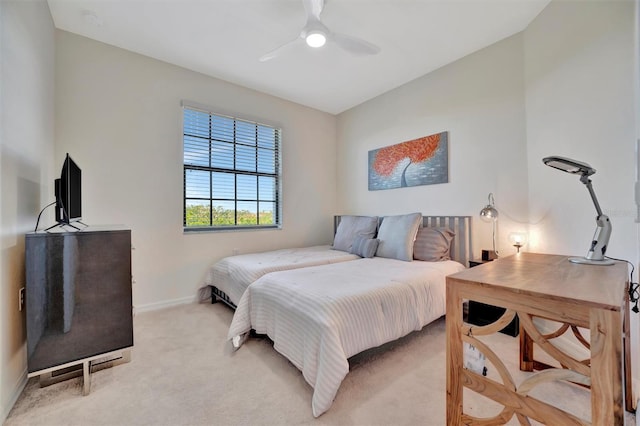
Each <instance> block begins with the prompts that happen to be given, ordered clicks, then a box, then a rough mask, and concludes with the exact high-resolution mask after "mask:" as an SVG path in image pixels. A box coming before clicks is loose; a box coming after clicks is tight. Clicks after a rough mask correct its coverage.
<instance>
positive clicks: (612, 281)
mask: <svg viewBox="0 0 640 426" xmlns="http://www.w3.org/2000/svg"><path fill="white" fill-rule="evenodd" d="M627 277H628V273H627V266H626V264H625V263H621V262H620V263H616V264H615V265H613V266H593V265H576V264H573V263H571V262H569V261H568V258H567V256H557V255H545V254H533V253H519V254H516V255H513V256H509V257H506V258H501V259H498V260H496V261H493V262H489V263H487V264H484V265H482V266H479V267H476V268H470V269H467V270H464V271H462V272H459V273H457V274H454V275H450V276H449V277H447V320H446V327H447V424H448V425H456V426H457V425H459V424H474V423H479V422H480V421H486V420H487V419H478V418H475V417H472V416H470V415H467V414H464V413H463V399H462V395H463V387H467V388H469V389H471V390H472V391H474V392H477V393H480V394H482V395H484V396H486V397H488V398H490V399H492V400H494V401H497V402H498V403H500V404H501V405H503V406H504V408H503V410H502V411H501V412H500V413H499V414H498V415H496V416H495V417H494V418H493V420H494V421H495V424H503V423H506V422H507V421H509V420H510V419H511V418H512V417H513V415H514V414H515V415H516V416H518V418H519V420H520V422H521V423H524V422H525V420H526V419H524V418H525V417H527V418H531V419H534V420H536V421H539V422H542V423H545V424H563V425H564V424H588V422H586V421H585V420H584V419H579V418H577V417H575V416H574V415H572V414H569V413H567V412H564V411H562V410H560V409H558V408H556V407H554V406H552V405H551V404H549V403H546V402H543V401H540V400H538V399H535V398H533V397H531V396H528V395H527V393H528V392H529V391H530V390H531V389H532V388H534V387H535V386H537V385H538V384H541V383H545V382H549V381H556V380H569V381H572V382H576V383H581V384H584V385H586V386H590V387H591V422H592V424H594V425H607V426H608V425H622V424H623V423H624V409H623V377H622V374H623V367H622V348H623V319H624V317H625V314H626V311H627V309H626V300H627V298H626V295H627V292H626V289H627ZM463 299H470V300H476V301H479V302H482V303H486V304H490V305H495V306H500V307H504V308H506V309H507V311H506V312H505V314H504V316H503V317H502V318H501V319H499V320H498V321H496V322H495V323H493V324H490V325H486V326H483V327H478V326H471V325H468V324H465V323H464V322H463V320H462V302H463ZM515 314H517V315H518V316H519V317H520V327H521V334H523V332H525V331H526V333H527V335H528V336H531V337H532V339H533V340H534V341H535V342H536V343H538V344H539V345H540V347H541V348H542V349H543V350H545V352H547V353H548V354H549V355H551V356H552V357H553V358H555V359H557V360H558V361H559V362H560V364H561V365H563V366H565V367H567V368H566V369H562V368H554V369H547V370H544V371H541V372H537V373H532V374H531V376H530V377H528V378H527V379H526V380H524V381H523V382H522V383H520V384H519V385H518V386H516V384H515V383H514V381H513V379H512V378H511V375H510V374H509V372H508V371H507V369H506V367H505V366H504V364H503V363H502V361H501V360H500V358H499V357H498V356H497V355H496V354H495V353H494V352H493V351H491V349H490V348H489V347H488V346H487V345H485V344H484V343H482V342H481V341H480V340H478V339H476V338H475V336H480V335H487V334H492V333H495V332H497V331H498V330H500V329H501V328H503V327H504V326H505V325H506V324H508V323H509V322H510V321H511V320H512V319H513V316H514V315H515ZM627 315H628V314H627ZM532 316H538V317H542V318H547V319H550V320H553V321H558V322H562V323H568V324H572V325H576V326H578V327H584V328H586V329H589V330H590V332H591V336H590V349H591V358H590V360H587V361H586V362H581V361H579V360H575V359H573V358H571V357H570V356H568V355H566V354H564V353H562V352H561V351H559V350H558V349H556V348H555V347H554V346H553V345H551V344H549V343H548V342H546V340H545V339H544V336H542V335H541V333H540V332H539V331H538V330H537V329H536V328H535V326H534V325H533V322H532V321H531V318H532ZM626 323H628V320H627V321H626ZM463 342H467V343H470V344H473V345H474V346H475V347H476V348H478V349H479V350H480V351H481V352H482V353H483V354H484V355H486V357H487V360H488V361H490V362H491V364H493V366H494V367H495V368H496V370H498V372H499V374H500V377H501V379H502V381H503V383H499V382H496V381H494V380H491V379H488V378H486V377H484V376H482V375H479V374H476V373H474V372H472V371H470V370H467V369H465V368H464V367H463ZM625 343H626V344H625V346H628V338H627V339H626V342H625ZM627 375H628V376H630V372H627ZM483 424H486V423H483ZM524 424H526V423H524Z"/></svg>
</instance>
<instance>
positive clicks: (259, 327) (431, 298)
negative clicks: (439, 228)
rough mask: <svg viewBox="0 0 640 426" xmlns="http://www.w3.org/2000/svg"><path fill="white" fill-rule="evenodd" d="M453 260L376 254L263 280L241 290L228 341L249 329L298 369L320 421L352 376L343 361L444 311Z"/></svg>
mask: <svg viewBox="0 0 640 426" xmlns="http://www.w3.org/2000/svg"><path fill="white" fill-rule="evenodd" d="M462 269H464V267H463V266H462V265H461V264H459V263H457V262H454V261H446V262H421V261H413V262H403V261H399V260H392V259H384V258H379V257H374V258H373V259H360V260H356V261H353V262H344V263H338V264H333V265H324V266H315V267H311V268H304V269H296V270H291V271H285V272H274V273H271V274H267V275H264V276H263V277H262V278H260V279H258V280H257V281H255V282H254V283H253V284H251V285H250V286H249V287H248V289H247V291H246V292H245V293H244V295H243V296H242V298H241V299H240V302H239V304H238V308H237V310H236V312H235V314H234V316H233V321H232V322H231V327H230V328H229V334H228V338H229V339H231V340H232V341H233V342H234V344H236V345H239V344H241V342H242V341H243V339H244V337H243V336H245V335H246V334H247V333H248V332H249V331H250V330H251V329H252V328H253V329H254V330H255V331H256V332H258V333H260V334H267V335H268V336H269V337H270V338H271V340H273V342H274V348H275V349H276V350H277V351H278V352H280V353H281V354H283V355H284V356H285V357H287V358H288V359H289V360H290V361H291V362H292V363H293V364H294V365H295V366H296V367H298V368H299V369H300V370H301V371H302V374H303V376H304V378H305V380H306V381H307V383H309V384H310V385H311V386H312V387H313V388H314V393H313V401H312V404H311V405H312V410H313V415H314V416H315V417H318V416H319V415H321V414H322V413H324V412H325V411H327V410H328V409H329V407H331V404H332V403H333V399H334V398H335V396H336V393H337V392H338V388H339V387H340V384H341V383H342V380H343V379H344V377H345V376H346V375H347V373H348V372H349V362H348V358H349V357H351V356H353V355H355V354H357V353H359V352H362V351H364V350H366V349H369V348H372V347H376V346H379V345H382V344H384V343H386V342H390V341H392V340H396V339H398V338H400V337H402V336H405V335H407V334H409V333H410V332H412V331H414V330H420V329H421V328H422V327H423V326H425V325H426V324H429V323H430V322H432V321H433V320H435V319H437V318H439V317H440V316H442V315H444V313H445V306H446V303H445V277H446V276H447V275H449V274H452V273H455V272H458V271H460V270H462Z"/></svg>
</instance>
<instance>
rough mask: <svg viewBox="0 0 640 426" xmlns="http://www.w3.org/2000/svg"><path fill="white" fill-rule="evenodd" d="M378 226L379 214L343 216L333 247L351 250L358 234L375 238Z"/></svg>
mask: <svg viewBox="0 0 640 426" xmlns="http://www.w3.org/2000/svg"><path fill="white" fill-rule="evenodd" d="M377 227H378V217H377V216H342V217H341V218H340V223H339V224H338V229H337V230H336V235H335V237H334V238H333V247H332V248H333V249H335V250H342V251H346V252H347V253H348V252H350V251H351V246H352V245H353V240H354V239H355V238H356V237H357V236H358V235H360V236H363V237H365V238H373V236H374V235H376V228H377Z"/></svg>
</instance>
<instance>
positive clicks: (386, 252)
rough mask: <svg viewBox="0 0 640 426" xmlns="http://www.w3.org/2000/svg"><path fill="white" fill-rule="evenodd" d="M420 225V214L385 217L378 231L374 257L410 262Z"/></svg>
mask: <svg viewBox="0 0 640 426" xmlns="http://www.w3.org/2000/svg"><path fill="white" fill-rule="evenodd" d="M421 223H422V214H421V213H411V214H405V215H399V216H385V217H384V219H383V220H382V224H381V225H380V230H379V231H378V240H379V243H378V250H377V251H376V256H379V257H386V258H390V259H398V260H404V261H407V262H411V261H412V260H413V241H414V240H415V239H416V233H417V232H418V227H419V226H420V224H421Z"/></svg>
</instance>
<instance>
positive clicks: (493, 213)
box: [480, 193, 498, 260]
mask: <svg viewBox="0 0 640 426" xmlns="http://www.w3.org/2000/svg"><path fill="white" fill-rule="evenodd" d="M494 203H495V200H494V199H493V194H492V193H489V204H487V205H486V206H484V208H483V209H482V210H480V219H482V220H483V221H485V222H491V225H492V234H491V235H492V241H493V251H491V252H489V251H488V250H482V260H494V259H497V258H498V252H497V251H496V222H497V221H498V210H496V208H495V206H494Z"/></svg>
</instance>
